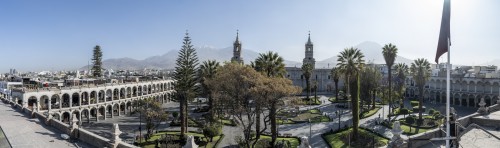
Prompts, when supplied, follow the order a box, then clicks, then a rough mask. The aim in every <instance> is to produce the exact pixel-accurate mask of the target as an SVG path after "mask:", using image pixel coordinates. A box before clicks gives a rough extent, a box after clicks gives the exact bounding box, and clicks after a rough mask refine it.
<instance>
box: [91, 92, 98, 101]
mask: <svg viewBox="0 0 500 148" xmlns="http://www.w3.org/2000/svg"><path fill="white" fill-rule="evenodd" d="M97 99H98V98H97V92H96V91H91V92H90V98H89V101H90V104H96V103H97Z"/></svg>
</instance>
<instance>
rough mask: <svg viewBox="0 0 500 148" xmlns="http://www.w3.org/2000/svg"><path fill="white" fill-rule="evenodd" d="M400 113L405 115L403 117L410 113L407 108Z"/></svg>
mask: <svg viewBox="0 0 500 148" xmlns="http://www.w3.org/2000/svg"><path fill="white" fill-rule="evenodd" d="M399 113H400V114H403V115H406V114H409V113H410V111H409V110H408V109H407V108H402V109H400V110H399Z"/></svg>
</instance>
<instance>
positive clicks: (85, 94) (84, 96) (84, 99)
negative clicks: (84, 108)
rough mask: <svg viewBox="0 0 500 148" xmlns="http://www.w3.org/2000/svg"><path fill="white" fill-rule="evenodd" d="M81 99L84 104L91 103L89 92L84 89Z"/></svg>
mask: <svg viewBox="0 0 500 148" xmlns="http://www.w3.org/2000/svg"><path fill="white" fill-rule="evenodd" d="M81 96H82V97H81V100H82V105H89V103H90V100H89V93H88V92H86V91H84V92H82V95H81Z"/></svg>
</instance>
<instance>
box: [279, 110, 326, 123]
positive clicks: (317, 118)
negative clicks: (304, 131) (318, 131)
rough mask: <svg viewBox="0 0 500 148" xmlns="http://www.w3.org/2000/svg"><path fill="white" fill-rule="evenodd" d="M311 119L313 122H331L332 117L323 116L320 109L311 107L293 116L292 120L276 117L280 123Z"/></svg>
mask: <svg viewBox="0 0 500 148" xmlns="http://www.w3.org/2000/svg"><path fill="white" fill-rule="evenodd" d="M309 119H311V122H312V123H317V122H329V121H330V118H329V117H328V116H323V115H322V114H321V112H320V110H319V109H311V110H308V111H305V112H303V113H300V114H299V115H298V116H297V117H293V118H292V119H291V120H281V119H276V121H277V123H278V124H295V122H296V121H307V122H308V121H309Z"/></svg>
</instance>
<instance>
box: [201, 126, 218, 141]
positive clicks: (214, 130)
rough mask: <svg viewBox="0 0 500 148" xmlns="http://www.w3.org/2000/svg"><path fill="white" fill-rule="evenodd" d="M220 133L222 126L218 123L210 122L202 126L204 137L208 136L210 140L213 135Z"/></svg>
mask: <svg viewBox="0 0 500 148" xmlns="http://www.w3.org/2000/svg"><path fill="white" fill-rule="evenodd" d="M220 134H222V128H221V126H220V125H217V124H212V125H208V126H205V127H203V135H204V136H205V137H208V138H209V139H210V142H212V139H213V138H214V137H215V136H219V135H220Z"/></svg>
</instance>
